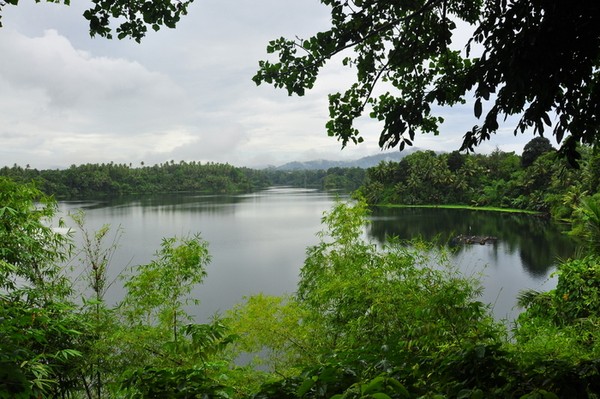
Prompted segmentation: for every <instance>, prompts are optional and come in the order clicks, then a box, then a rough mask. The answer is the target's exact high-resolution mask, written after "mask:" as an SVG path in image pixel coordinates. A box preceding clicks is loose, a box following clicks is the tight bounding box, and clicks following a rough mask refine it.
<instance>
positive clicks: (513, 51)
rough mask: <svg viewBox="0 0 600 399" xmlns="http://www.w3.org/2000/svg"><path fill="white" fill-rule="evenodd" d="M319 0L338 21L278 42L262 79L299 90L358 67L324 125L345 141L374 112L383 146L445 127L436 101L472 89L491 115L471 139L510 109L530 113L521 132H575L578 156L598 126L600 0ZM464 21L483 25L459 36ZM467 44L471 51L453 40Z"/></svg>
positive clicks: (456, 99) (484, 134)
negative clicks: (330, 71)
mask: <svg viewBox="0 0 600 399" xmlns="http://www.w3.org/2000/svg"><path fill="white" fill-rule="evenodd" d="M321 3H323V4H324V5H326V6H328V7H330V8H331V27H330V28H329V29H327V30H325V31H323V32H319V33H316V34H315V35H314V36H312V37H310V38H308V39H301V38H297V39H295V40H289V39H286V38H280V39H276V40H273V41H271V42H270V43H269V45H268V47H267V52H268V53H276V54H277V57H278V60H277V62H272V61H269V60H265V61H261V62H260V69H259V71H258V72H257V74H256V75H255V76H254V78H253V79H254V81H255V82H256V83H257V84H260V83H262V82H265V83H269V84H273V85H274V86H275V87H277V88H285V89H286V90H287V92H288V94H290V95H292V94H297V95H300V96H301V95H304V93H305V91H306V90H309V89H311V88H312V87H313V86H314V84H315V81H316V79H317V76H318V74H319V72H320V70H321V68H323V67H324V66H325V65H326V64H327V62H328V61H337V60H341V63H342V65H344V66H346V67H351V68H354V69H355V71H356V81H355V82H354V83H352V84H351V86H350V87H349V88H348V89H347V90H346V91H344V92H343V93H334V94H330V95H329V112H330V118H331V119H330V121H329V122H327V131H328V134H329V135H330V136H335V137H337V138H338V139H339V140H341V141H342V145H343V146H345V145H347V143H349V142H354V143H360V142H361V141H363V138H362V137H361V136H360V132H359V131H358V129H357V128H356V127H355V126H354V122H355V120H356V119H357V118H359V117H360V116H361V115H363V114H365V113H368V114H369V115H370V117H371V118H374V119H377V120H379V121H381V122H382V123H383V128H382V132H381V135H380V138H379V145H380V146H381V147H395V146H397V145H398V146H399V147H400V149H401V150H402V149H403V148H404V147H405V145H412V143H413V142H414V140H415V136H416V132H417V131H421V132H424V133H434V134H436V135H437V134H438V133H439V127H438V125H439V124H440V123H442V122H443V118H442V117H441V116H438V115H436V113H435V110H436V109H437V107H436V106H437V105H440V106H445V105H450V106H452V105H455V104H459V103H464V102H466V100H467V97H468V96H470V95H471V93H473V92H474V96H475V102H474V114H475V117H476V118H482V119H483V120H482V124H481V126H477V125H476V126H474V127H473V128H472V129H471V130H469V131H467V132H466V134H465V138H464V142H463V145H462V149H470V150H472V149H473V148H474V147H475V146H476V145H478V144H479V143H481V141H483V140H487V139H489V138H490V136H491V134H492V133H495V132H496V131H498V129H499V127H500V124H499V122H498V119H499V118H503V117H506V116H509V115H520V116H521V118H520V120H519V121H518V122H517V127H516V129H515V134H516V133H517V132H519V131H520V132H524V131H526V130H528V129H530V128H533V132H534V134H539V135H542V134H543V133H544V130H545V126H548V127H551V128H552V127H553V134H554V135H555V136H556V140H557V142H559V143H561V142H563V138H564V136H565V133H569V134H570V136H569V137H568V138H567V139H566V140H564V142H563V146H562V148H561V151H562V152H563V153H565V154H566V155H567V156H568V157H569V159H570V160H571V161H574V160H575V159H576V158H577V152H576V148H575V145H576V143H578V142H582V143H586V144H593V143H594V142H595V141H596V139H597V137H598V124H597V122H596V119H595V115H597V114H598V101H596V99H597V95H598V93H597V87H598V84H597V83H598V73H597V71H596V70H597V67H598V59H599V57H598V54H599V51H600V50H598V49H599V48H600V46H599V45H598V44H599V42H600V28H599V26H600V23H598V21H599V19H600V7H599V6H598V5H597V4H596V3H595V2H593V1H582V2H578V3H577V5H575V6H574V5H573V4H572V3H571V2H568V1H559V2H543V1H534V2H531V1H527V0H517V1H512V2H498V1H488V0H484V1H482V0H471V1H459V0H455V1H446V0H444V1H442V0H428V1H425V0H420V1H411V2H391V3H390V2H381V1H377V0H360V1H359V0H355V1H350V2H349V1H340V0H322V1H321ZM463 25H471V26H473V29H474V30H473V31H472V36H471V38H470V39H469V40H468V42H466V43H457V42H456V39H457V38H458V35H456V34H455V33H457V32H458V26H463ZM574 27H576V28H574ZM461 44H462V45H464V46H465V48H464V51H460V50H456V47H457V45H461ZM480 52H481V54H479V53H480ZM484 102H489V107H488V109H487V110H486V112H484ZM553 114H556V115H557V118H556V122H555V123H554V124H553V122H552V119H551V115H553Z"/></svg>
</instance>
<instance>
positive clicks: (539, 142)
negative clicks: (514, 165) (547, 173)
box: [521, 137, 554, 168]
mask: <svg viewBox="0 0 600 399" xmlns="http://www.w3.org/2000/svg"><path fill="white" fill-rule="evenodd" d="M550 151H554V147H552V144H550V140H548V139H547V138H545V137H534V138H533V139H531V141H529V142H528V143H527V144H525V147H523V155H521V165H522V166H523V167H524V168H527V167H529V166H531V164H533V163H534V162H535V160H536V159H538V158H539V156H540V155H543V154H545V153H547V152H550Z"/></svg>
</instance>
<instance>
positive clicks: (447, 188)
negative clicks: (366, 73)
mask: <svg viewBox="0 0 600 399" xmlns="http://www.w3.org/2000/svg"><path fill="white" fill-rule="evenodd" d="M538 141H540V139H539V138H536V139H534V140H532V141H531V142H530V143H533V144H534V145H531V146H529V147H528V151H526V152H524V154H523V156H522V157H519V156H517V155H515V154H514V153H506V152H502V151H499V150H496V151H494V152H492V153H491V154H489V155H473V154H467V155H464V154H460V153H458V152H452V153H450V154H436V153H434V152H432V151H418V152H415V153H412V154H410V155H407V156H406V157H404V158H403V159H402V160H401V161H400V162H383V163H381V164H379V165H378V166H376V167H374V168H370V169H368V170H367V178H366V181H365V184H364V185H363V186H362V187H361V188H360V189H359V190H358V191H359V192H360V193H362V194H363V195H364V196H365V198H366V199H367V201H368V202H369V203H372V204H386V203H387V204H409V205H432V204H463V205H475V206H494V207H504V208H516V209H524V210H532V211H539V212H545V213H549V214H551V215H552V216H553V217H555V218H557V219H569V218H571V217H572V216H573V212H574V210H575V206H576V205H578V204H579V203H580V200H581V199H582V198H584V197H585V196H586V195H592V194H594V193H596V192H597V191H598V181H597V178H596V177H595V176H596V172H597V171H596V170H595V169H596V168H597V166H596V164H597V163H598V155H597V154H596V151H595V150H593V149H591V148H588V147H581V148H580V149H579V152H580V153H581V154H582V159H581V160H580V165H579V166H580V167H579V168H574V167H572V166H570V164H569V163H568V162H567V161H566V160H565V159H564V158H561V157H560V156H559V155H558V153H557V151H556V150H554V149H553V148H552V147H551V146H550V144H549V142H548V140H547V139H541V141H542V142H543V143H542V144H541V145H538ZM525 160H526V161H525Z"/></svg>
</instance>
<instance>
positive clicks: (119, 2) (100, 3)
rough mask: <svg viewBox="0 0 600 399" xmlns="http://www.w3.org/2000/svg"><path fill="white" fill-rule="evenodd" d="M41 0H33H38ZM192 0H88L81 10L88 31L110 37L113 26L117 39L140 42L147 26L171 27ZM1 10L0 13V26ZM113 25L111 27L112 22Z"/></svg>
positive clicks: (10, 0) (51, 0) (63, 0)
mask: <svg viewBox="0 0 600 399" xmlns="http://www.w3.org/2000/svg"><path fill="white" fill-rule="evenodd" d="M40 1H41V0H36V3H39V2H40ZM46 1H47V2H49V3H63V4H64V5H66V6H68V5H70V4H71V1H70V0H46ZM192 2H193V0H184V1H171V0H166V1H165V0H127V1H125V0H92V4H93V6H92V7H91V8H89V9H87V10H86V11H85V12H84V13H83V17H84V18H85V19H87V20H88V21H89V26H90V35H91V36H92V37H93V36H96V35H98V36H101V37H105V38H107V39H112V38H113V30H114V31H115V32H116V33H117V37H118V38H119V39H125V38H131V39H134V40H135V41H136V42H138V43H139V42H140V41H141V40H142V38H143V37H144V36H146V33H147V32H148V27H151V28H152V29H153V30H155V31H158V30H160V28H161V27H163V26H166V27H167V28H171V29H174V28H175V25H176V24H177V23H178V22H179V20H180V19H181V17H182V16H184V15H187V9H188V7H189V5H190V4H191V3H192ZM7 4H8V5H13V6H16V5H18V4H19V0H6V1H3V2H0V11H1V7H2V6H4V5H7ZM1 18H2V14H0V27H2V23H1ZM115 25H117V27H116V28H115V27H114V26H115Z"/></svg>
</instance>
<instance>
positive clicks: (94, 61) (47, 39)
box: [0, 0, 533, 169]
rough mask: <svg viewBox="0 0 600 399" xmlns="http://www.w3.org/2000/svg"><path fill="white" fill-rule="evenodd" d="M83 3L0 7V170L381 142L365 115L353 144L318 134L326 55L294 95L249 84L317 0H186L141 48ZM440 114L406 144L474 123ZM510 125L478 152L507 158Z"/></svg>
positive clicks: (339, 155) (318, 16) (343, 81)
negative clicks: (179, 13)
mask: <svg viewBox="0 0 600 399" xmlns="http://www.w3.org/2000/svg"><path fill="white" fill-rule="evenodd" d="M87 7H88V2H87V1H82V0H72V4H71V6H65V5H62V4H55V3H39V4H35V3H34V1H33V0H22V1H21V2H20V3H19V5H18V6H16V7H14V6H10V5H6V6H4V7H3V8H2V23H3V25H4V26H3V27H2V28H0V166H4V165H6V166H12V165H13V164H17V165H20V166H23V167H25V166H26V165H30V167H32V168H37V169H54V168H66V167H69V166H70V165H73V164H75V165H79V164H84V163H109V162H115V163H125V164H132V165H133V166H139V165H141V163H142V162H143V163H144V164H146V165H153V164H157V163H162V162H167V161H170V160H174V161H175V162H179V161H181V160H183V161H187V162H189V161H199V162H223V163H224V162H227V163H230V164H232V165H235V166H248V167H265V166H268V165H275V166H279V165H281V164H284V163H286V162H290V161H310V160H317V159H329V160H353V159H358V158H361V157H363V156H368V155H375V154H378V153H380V152H381V150H380V149H379V147H378V138H379V133H380V131H381V128H382V126H381V124H379V123H378V122H377V121H373V120H370V119H368V118H361V119H360V120H359V121H358V123H357V127H358V128H359V130H360V131H361V133H362V136H363V138H364V139H365V142H364V143H362V144H359V145H353V144H349V145H348V146H347V147H346V148H344V149H342V148H341V143H340V142H338V141H337V140H336V139H335V138H332V137H328V136H327V133H326V130H325V123H326V122H327V120H328V104H327V95H328V94H329V93H334V92H338V91H344V90H345V89H346V88H347V87H348V86H349V84H351V82H352V81H353V78H354V75H353V71H352V70H350V69H349V68H345V67H342V66H341V65H337V64H331V65H328V66H327V67H326V68H325V69H324V70H323V71H322V73H321V74H320V76H319V78H318V80H317V83H316V85H315V87H314V89H313V90H311V91H309V92H307V94H306V95H305V96H303V97H295V96H294V97H290V96H288V95H287V92H286V91H285V90H281V89H275V88H273V87H272V86H270V85H266V84H263V85H261V86H256V84H255V83H254V82H253V81H252V76H254V74H255V73H256V70H257V69H258V62H259V60H262V59H268V58H269V56H268V55H267V53H266V46H267V44H268V42H269V40H273V39H276V38H279V37H281V36H284V37H287V38H293V37H300V38H306V37H309V36H311V35H312V34H314V33H316V32H318V31H320V30H325V29H326V28H327V27H328V24H329V20H330V16H329V12H328V9H327V8H326V7H325V6H323V5H321V4H320V3H319V1H318V0H253V1H249V0H195V2H194V3H192V4H191V6H190V8H189V10H188V11H189V14H188V15H187V16H184V17H183V18H182V20H181V21H180V22H179V24H178V26H177V28H176V29H167V28H163V29H161V30H160V31H159V32H153V31H151V32H149V33H148V35H147V36H146V37H145V38H144V39H143V40H142V43H141V44H138V43H136V42H135V41H133V40H129V39H125V40H117V39H113V40H107V39H104V38H99V37H96V38H90V36H89V34H88V25H87V21H86V20H85V19H84V18H83V16H82V13H83V11H84V10H85V9H86V8H87ZM439 114H440V115H441V116H443V117H444V118H445V119H446V122H445V123H444V124H443V125H442V126H441V129H440V131H441V134H440V135H439V136H432V135H419V136H417V138H416V140H415V147H416V148H418V149H431V150H434V151H448V152H449V151H453V150H456V149H458V148H459V147H460V144H461V142H462V136H463V135H464V133H465V132H466V131H467V130H469V129H470V128H471V127H472V126H473V125H475V124H477V119H475V117H474V116H473V108H472V104H467V105H465V106H460V107H453V108H443V109H440V110H439ZM513 129H514V124H513V125H511V124H510V123H507V124H505V125H503V126H502V127H501V129H500V131H499V132H498V133H497V134H496V135H495V136H493V138H492V140H491V141H489V142H486V143H484V144H483V145H482V146H481V147H480V148H479V149H478V150H477V152H478V153H489V152H491V151H492V150H494V149H495V148H498V149H500V150H502V151H515V152H516V153H517V154H520V153H521V152H522V149H523V146H524V145H525V144H526V143H527V142H528V141H529V140H530V139H531V138H532V137H533V136H531V135H530V134H529V135H527V134H525V135H518V136H516V137H515V136H514V135H513V133H512V132H513ZM391 151H397V150H391Z"/></svg>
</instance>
